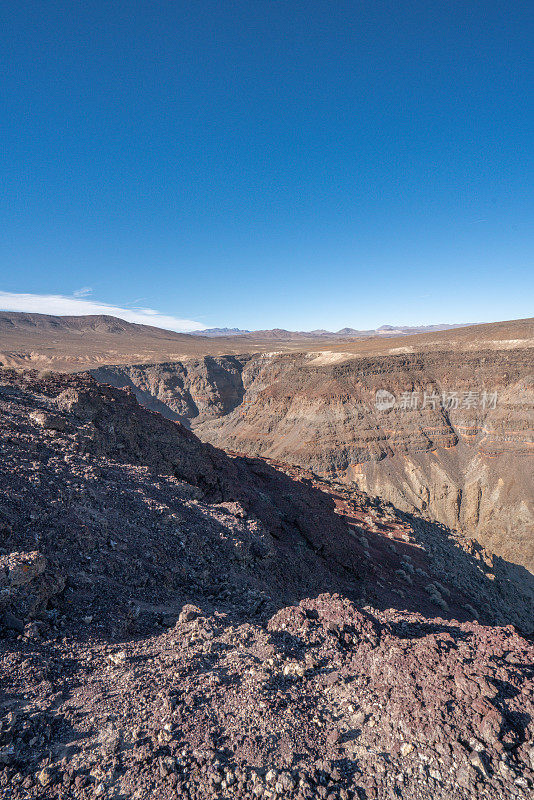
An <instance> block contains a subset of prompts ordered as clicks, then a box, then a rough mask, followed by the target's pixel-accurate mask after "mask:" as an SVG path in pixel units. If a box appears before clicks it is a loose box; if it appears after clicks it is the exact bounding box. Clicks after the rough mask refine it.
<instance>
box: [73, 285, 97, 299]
mask: <svg viewBox="0 0 534 800" xmlns="http://www.w3.org/2000/svg"><path fill="white" fill-rule="evenodd" d="M90 294H93V290H92V289H91V287H90V286H82V288H81V289H76V291H75V292H73V295H74V297H88V295H90Z"/></svg>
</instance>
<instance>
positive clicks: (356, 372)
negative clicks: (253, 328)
mask: <svg viewBox="0 0 534 800" xmlns="http://www.w3.org/2000/svg"><path fill="white" fill-rule="evenodd" d="M399 349H402V348H399ZM532 352H533V351H532V348H529V347H521V346H519V347H508V348H506V349H495V348H489V347H483V348H481V349H477V350H473V349H471V350H469V351H467V350H459V349H455V350H450V351H445V350H432V351H426V352H424V351H421V352H415V353H405V352H399V353H390V354H389V355H379V356H363V357H362V356H357V355H354V354H353V353H348V352H332V351H317V352H308V353H284V352H273V353H262V354H252V355H242V356H234V355H232V356H205V357H200V358H192V359H184V360H181V361H173V362H170V363H163V364H162V363H160V364H140V365H137V366H132V365H119V366H107V367H101V368H99V369H96V370H93V371H92V374H93V375H94V377H96V378H97V380H98V381H100V382H102V383H106V384H111V385H113V386H115V387H122V388H125V387H129V388H130V389H131V390H132V391H133V392H134V394H135V395H136V397H137V399H138V400H139V402H140V403H141V404H143V405H145V406H146V407H147V408H150V409H152V410H155V411H159V412H160V413H162V414H163V415H164V416H166V417H168V418H170V419H174V420H179V421H180V422H182V423H184V424H186V425H187V426H188V427H190V428H191V429H192V430H194V431H195V433H196V434H197V435H198V436H200V438H201V439H203V440H204V441H206V442H210V443H211V444H214V445H216V446H218V447H222V448H224V449H226V450H228V451H230V452H236V453H243V454H246V455H248V456H263V457H268V458H271V459H274V460H276V461H279V462H282V463H287V464H292V465H296V466H299V467H303V468H307V469H311V470H312V471H313V472H315V473H316V474H317V475H319V476H322V477H326V478H328V479H336V480H341V481H343V482H347V483H352V484H356V485H357V486H358V487H359V488H361V489H363V490H364V491H366V492H367V493H369V494H371V495H377V496H380V497H381V498H384V499H386V500H388V501H390V502H392V503H394V504H395V506H396V507H398V508H400V509H402V510H404V511H410V512H411V511H417V512H419V513H423V514H424V515H426V516H428V518H429V519H432V520H434V521H437V522H440V523H442V524H443V525H446V526H448V527H449V528H453V529H456V530H459V531H462V532H464V533H465V534H467V535H469V536H471V537H473V538H476V539H477V540H478V541H479V542H480V543H481V544H482V545H483V546H485V547H486V548H488V549H489V550H491V551H492V552H493V553H495V554H496V555H498V556H501V557H502V558H504V559H506V560H508V561H511V562H514V563H516V564H520V565H523V566H524V567H526V568H527V569H528V570H530V571H534V537H533V535H532V534H533V529H534V480H533V475H534V472H533V470H532V461H531V459H532V453H533V447H534V445H533V432H532V421H533V419H534V384H533V379H532V361H533V360H532ZM377 392H379V393H380V392H387V393H389V394H388V395H386V400H387V399H388V398H391V397H393V398H394V403H393V402H392V401H391V399H390V400H389V405H390V406H391V407H384V408H382V407H380V408H379V407H377ZM378 398H380V394H379V395H378ZM387 405H388V403H387V402H386V406H387Z"/></svg>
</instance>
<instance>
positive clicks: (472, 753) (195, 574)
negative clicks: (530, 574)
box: [0, 370, 534, 800]
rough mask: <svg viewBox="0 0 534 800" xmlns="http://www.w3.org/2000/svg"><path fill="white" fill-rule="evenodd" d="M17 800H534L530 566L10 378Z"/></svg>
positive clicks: (1, 781) (170, 427) (6, 585)
mask: <svg viewBox="0 0 534 800" xmlns="http://www.w3.org/2000/svg"><path fill="white" fill-rule="evenodd" d="M0 418H1V427H0V448H1V450H0V452H1V460H0V620H1V627H0V658H1V661H0V674H1V694H0V796H1V797H6V798H8V797H9V798H29V797H36V798H37V797H40V798H93V797H102V798H107V797H109V798H111V797H114V798H130V797H132V798H138V799H139V800H141V799H143V798H158V799H159V798H162V800H165V798H171V797H172V798H176V797H178V798H199V799H200V798H221V800H222V799H223V798H234V797H235V798H250V799H251V800H252V798H266V799H268V800H275V798H299V800H301V799H304V798H330V800H347V799H348V798H398V797H401V798H418V799H421V800H426V798H443V799H444V800H445V798H447V800H449V798H473V797H475V798H476V797H481V798H487V799H488V800H490V799H492V798H495V799H497V798H499V799H500V798H526V797H530V796H531V793H532V788H533V783H534V747H533V743H532V742H533V734H534V698H533V677H534V667H533V664H534V647H533V644H532V637H531V633H532V630H533V621H534V614H533V610H532V594H531V593H530V588H529V585H528V582H526V583H525V582H524V581H523V576H522V575H521V573H518V572H517V568H515V567H513V566H512V565H508V564H507V563H506V562H505V561H503V560H502V559H499V558H495V557H494V556H491V555H490V554H489V553H487V552H486V551H484V550H483V549H482V548H480V547H479V546H478V545H476V544H475V543H473V542H472V541H470V540H467V539H466V540H464V539H461V538H459V537H458V536H456V535H454V534H453V533H452V532H451V531H448V530H447V529H445V528H443V527H441V526H436V525H432V524H431V523H429V522H428V521H425V520H423V519H420V518H418V517H416V516H411V515H408V514H403V513H401V512H398V511H397V510H396V509H395V508H394V507H393V506H391V505H390V504H387V503H381V502H380V501H378V500H376V499H372V498H369V497H368V496H366V495H365V494H364V493H363V492H357V491H353V490H350V489H349V488H347V487H343V486H341V485H339V484H336V483H329V482H327V481H321V480H319V479H317V478H316V477H315V476H314V475H313V474H312V473H310V472H306V471H304V470H299V469H298V468H292V469H289V468H283V467H282V465H276V464H273V463H268V462H266V461H265V460H261V459H251V458H244V457H241V456H238V455H234V456H230V455H227V454H225V453H223V452H222V451H220V450H217V449H215V448H214V447H212V446H210V445H206V444H202V443H201V442H200V441H199V440H198V439H197V438H196V436H195V435H194V434H192V433H191V432H190V431H188V430H187V429H186V428H184V427H183V426H182V425H180V424H179V423H177V422H172V421H170V420H168V419H165V418H163V417H162V416H160V415H159V414H156V413H152V412H150V411H147V410H145V409H143V408H141V407H140V406H139V405H138V404H137V401H136V399H135V398H134V396H133V395H132V394H131V393H128V392H125V391H122V390H119V389H113V388H111V387H106V386H101V385H98V384H97V383H96V382H95V381H94V380H93V379H92V378H90V377H89V376H87V375H81V376H70V377H65V376H59V375H55V376H54V375H52V376H50V377H47V378H39V377H38V376H37V375H36V374H34V373H26V374H24V375H20V374H16V373H14V372H11V371H8V370H6V371H4V372H3V373H1V375H0Z"/></svg>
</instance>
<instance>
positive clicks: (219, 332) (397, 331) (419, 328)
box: [192, 322, 472, 339]
mask: <svg viewBox="0 0 534 800" xmlns="http://www.w3.org/2000/svg"><path fill="white" fill-rule="evenodd" d="M471 324H472V323H470V322H464V323H461V324H456V325H450V324H448V323H445V322H444V323H441V324H438V325H381V326H380V328H372V329H369V330H358V329H356V328H341V330H339V331H327V330H324V329H323V328H319V329H317V330H313V331H288V330H285V329H284V328H272V329H271V330H262V331H250V330H244V329H242V328H206V329H205V330H203V331H197V332H195V333H194V334H192V335H193V336H208V337H211V338H213V337H216V336H253V337H254V338H255V339H303V338H306V339H317V338H322V337H324V338H327V339H347V338H362V337H368V336H409V335H410V334H414V333H431V332H432V331H445V330H449V328H465V327H467V326H468V325H471Z"/></svg>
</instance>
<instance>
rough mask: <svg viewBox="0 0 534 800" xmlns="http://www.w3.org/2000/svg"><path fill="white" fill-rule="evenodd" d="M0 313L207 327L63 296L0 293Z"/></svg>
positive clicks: (175, 327) (185, 330)
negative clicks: (90, 316)
mask: <svg viewBox="0 0 534 800" xmlns="http://www.w3.org/2000/svg"><path fill="white" fill-rule="evenodd" d="M86 288H88V287H86ZM0 309H2V310H3V311H26V312H30V313H32V314H53V315H56V316H79V315H82V314H106V315H108V316H110V317H120V319H125V320H126V321H127V322H137V323H140V324H141V325H154V326H155V327H157V328H165V329H166V330H170V331H179V332H182V333H188V332H191V331H201V330H203V329H204V328H205V327H206V325H203V324H202V323H200V322H195V321H194V320H191V319H179V318H178V317H172V316H169V315H167V314H160V313H159V311H155V310H154V309H153V308H121V307H120V306H111V305H107V304H106V303H99V302H97V301H96V300H85V299H83V298H82V297H68V296H66V295H62V294H23V293H18V292H2V291H0Z"/></svg>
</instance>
